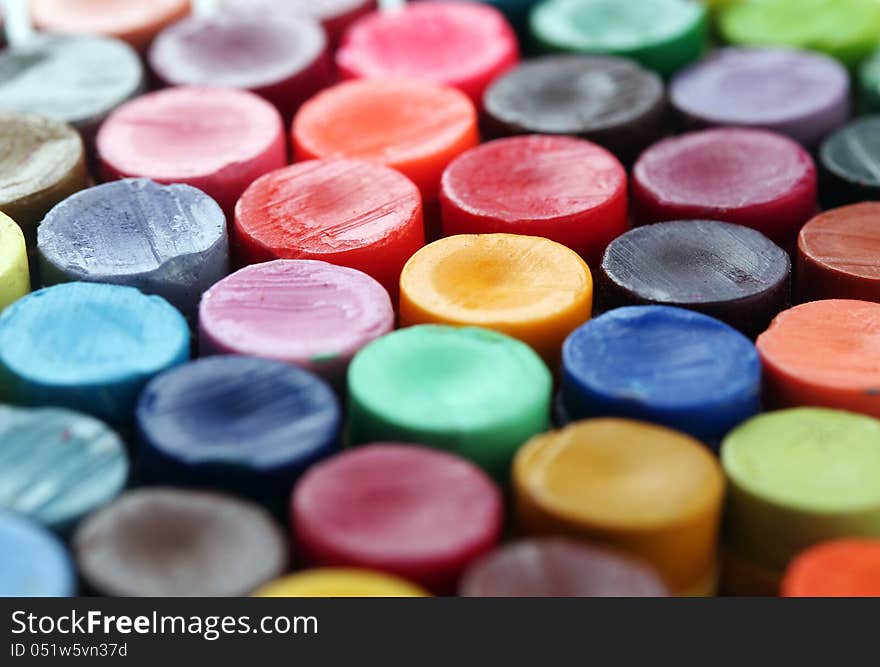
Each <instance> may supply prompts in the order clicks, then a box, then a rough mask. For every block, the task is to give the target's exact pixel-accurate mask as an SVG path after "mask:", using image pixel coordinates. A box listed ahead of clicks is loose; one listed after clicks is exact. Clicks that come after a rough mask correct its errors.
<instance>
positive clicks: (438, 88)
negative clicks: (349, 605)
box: [0, 0, 880, 597]
mask: <svg viewBox="0 0 880 667" xmlns="http://www.w3.org/2000/svg"><path fill="white" fill-rule="evenodd" d="M26 4H27V11H28V16H29V19H30V23H31V24H32V26H33V28H34V30H33V31H30V32H29V31H25V33H24V36H22V34H19V33H16V32H15V31H13V30H10V31H9V35H10V39H9V44H8V45H7V47H6V48H5V50H2V51H0V594H2V595H15V596H73V595H81V594H87V595H104V596H178V595H230V596H250V595H255V596H274V597H293V596H327V597H337V596H392V597H410V596H426V595H461V596H467V597H473V596H484V597H485V596H490V597H509V596H584V597H590V596H668V595H683V596H713V595H718V594H721V595H784V596H880V203H878V202H877V201H873V200H880V166H878V165H880V116H874V115H871V114H872V112H873V111H878V112H880V50H877V49H880V2H877V1H876V0H809V1H808V2H804V0H798V1H794V0H726V1H719V2H710V3H701V2H696V1H694V0H640V1H639V2H621V1H619V0H536V1H534V2H532V1H531V0H487V1H486V2H428V1H424V2H411V3H408V4H403V3H393V4H395V7H393V8H388V7H384V8H380V7H379V6H378V4H377V3H376V2H375V1H374V0H321V1H319V2H311V1H310V0H277V1H271V2H270V1H269V0H238V1H236V0H225V1H223V2H214V3H208V4H210V5H211V6H210V7H209V8H207V9H206V8H205V7H203V6H202V5H199V6H198V7H194V6H191V4H190V2H188V0H161V1H159V0H126V1H125V2H117V1H115V0H113V1H111V0H30V2H28V3H26ZM15 6H16V5H14V4H13V3H8V6H7V9H8V8H10V7H15ZM18 7H19V8H20V9H22V8H23V7H24V4H23V3H19V5H18ZM21 18H22V16H11V15H7V16H6V17H5V24H6V25H7V26H8V25H10V24H11V23H12V20H13V19H21Z"/></svg>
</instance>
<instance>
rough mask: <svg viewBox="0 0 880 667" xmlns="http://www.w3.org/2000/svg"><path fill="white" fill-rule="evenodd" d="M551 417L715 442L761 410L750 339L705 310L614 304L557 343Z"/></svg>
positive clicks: (757, 371) (758, 371) (755, 357)
mask: <svg viewBox="0 0 880 667" xmlns="http://www.w3.org/2000/svg"><path fill="white" fill-rule="evenodd" d="M562 363H563V377H562V392H561V402H560V403H561V405H560V406H559V407H558V409H557V419H561V420H563V421H564V420H578V419H586V418H589V417H600V416H617V417H628V418H631V419H639V420H642V421H648V422H654V423H657V424H662V425H664V426H668V427H670V428H674V429H677V430H680V431H684V432H685V433H690V434H691V435H693V436H695V437H697V438H699V439H701V440H703V441H705V442H707V443H709V444H712V445H715V444H717V443H718V442H719V441H720V439H721V438H722V437H723V436H724V435H725V434H726V433H727V432H728V431H730V430H731V429H732V428H734V427H735V426H737V425H738V424H740V423H741V422H743V421H745V420H746V419H749V418H750V417H752V416H753V415H755V414H756V413H757V412H758V410H759V409H760V389H761V362H760V359H759V357H758V353H757V350H756V349H755V346H754V344H753V343H752V342H751V341H750V340H749V339H748V338H746V337H745V336H743V335H742V334H741V333H739V332H738V331H736V330H735V329H734V328H732V327H730V326H728V325H727V324H724V323H723V322H721V321H719V320H716V319H714V318H712V317H709V316H707V315H702V314H700V313H695V312H692V311H689V310H684V309H681V308H673V307H669V306H631V307H626V308H618V309H616V310H612V311H609V312H607V313H605V314H604V315H602V316H600V317H597V318H596V319H594V320H591V321H590V322H587V323H586V324H584V325H582V326H581V327H579V328H578V329H576V330H575V331H574V332H572V334H571V335H570V336H569V337H568V339H567V340H566V341H565V344H564V345H563V348H562Z"/></svg>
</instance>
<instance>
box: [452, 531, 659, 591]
mask: <svg viewBox="0 0 880 667" xmlns="http://www.w3.org/2000/svg"><path fill="white" fill-rule="evenodd" d="M459 594H460V595H462V596H463V597H493V598H495V597H518V598H520V597H553V598H559V597H665V596H667V595H668V594H669V592H668V589H667V587H666V584H665V583H664V582H663V580H662V579H661V578H660V576H659V575H658V574H657V573H656V572H654V571H653V570H652V569H651V568H650V567H649V566H647V565H645V564H644V563H642V562H641V561H639V560H637V559H635V558H633V557H632V556H628V555H626V554H624V553H623V552H615V551H611V550H609V549H602V548H599V547H595V546H590V545H587V544H581V543H578V542H574V541H571V540H567V539H563V538H544V539H531V540H520V541H517V542H512V543H510V544H507V545H506V546H503V547H501V548H499V549H497V550H495V551H493V552H492V553H491V554H489V555H488V556H484V557H483V558H481V559H480V560H479V561H477V562H476V563H474V564H473V565H472V566H471V567H470V568H468V570H467V572H465V575H464V578H463V579H462V583H461V586H460V587H459Z"/></svg>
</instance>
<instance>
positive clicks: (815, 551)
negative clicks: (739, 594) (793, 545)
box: [781, 539, 880, 597]
mask: <svg viewBox="0 0 880 667" xmlns="http://www.w3.org/2000/svg"><path fill="white" fill-rule="evenodd" d="M781 588H782V591H781V594H782V596H783V597H880V540H877V539H861V540H860V539H840V540H832V541H830V542H823V543H821V544H817V545H816V546H814V547H811V548H809V549H807V550H806V551H804V552H802V553H801V554H800V555H798V556H797V558H795V559H794V561H792V563H791V564H790V565H789V567H788V570H787V571H786V573H785V577H784V578H783V580H782V587H781Z"/></svg>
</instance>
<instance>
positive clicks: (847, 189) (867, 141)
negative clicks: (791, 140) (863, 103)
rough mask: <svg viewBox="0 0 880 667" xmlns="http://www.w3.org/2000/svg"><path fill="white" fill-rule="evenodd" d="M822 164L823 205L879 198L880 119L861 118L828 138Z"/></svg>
mask: <svg viewBox="0 0 880 667" xmlns="http://www.w3.org/2000/svg"><path fill="white" fill-rule="evenodd" d="M819 162H820V165H821V167H822V175H823V177H824V178H825V182H823V184H822V185H823V191H822V200H823V201H824V202H827V203H828V204H832V205H834V204H856V203H860V202H862V201H865V200H868V199H877V198H878V197H880V166H878V165H880V116H867V117H864V118H858V119H856V120H854V121H852V122H851V123H849V124H848V125H846V126H845V127H843V128H841V129H840V130H838V131H837V132H835V133H834V134H832V135H831V136H830V137H828V139H827V140H826V141H825V143H823V144H822V148H821V150H820V152H819Z"/></svg>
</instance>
